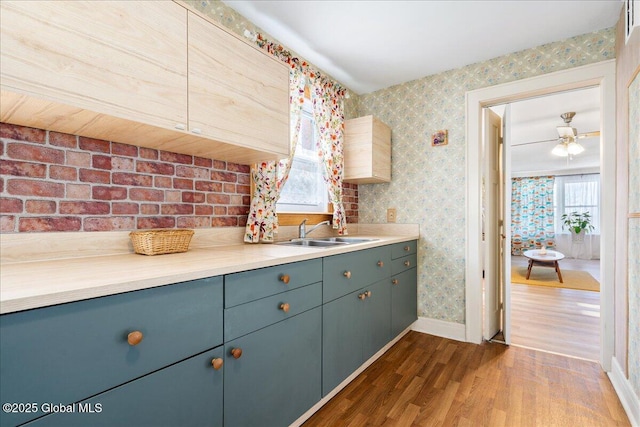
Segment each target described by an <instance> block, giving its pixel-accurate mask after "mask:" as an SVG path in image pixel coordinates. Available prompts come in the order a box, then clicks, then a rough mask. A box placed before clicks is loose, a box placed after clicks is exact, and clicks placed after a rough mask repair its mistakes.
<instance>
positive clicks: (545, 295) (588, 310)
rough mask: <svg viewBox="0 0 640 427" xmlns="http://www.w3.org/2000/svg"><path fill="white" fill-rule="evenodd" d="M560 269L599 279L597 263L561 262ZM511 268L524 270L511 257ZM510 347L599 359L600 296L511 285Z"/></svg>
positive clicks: (520, 261) (520, 260) (521, 263)
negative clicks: (582, 272)
mask: <svg viewBox="0 0 640 427" xmlns="http://www.w3.org/2000/svg"><path fill="white" fill-rule="evenodd" d="M560 262H561V268H563V269H568V270H581V271H587V272H588V273H590V274H591V275H592V276H593V277H595V278H596V280H599V278H600V264H599V261H597V260H595V261H589V260H573V259H563V260H562V261H560ZM511 264H512V268H513V267H515V266H526V265H527V261H526V258H524V257H512V262H511ZM511 344H513V345H518V346H523V347H529V348H534V349H539V350H544V351H550V352H554V353H559V354H565V355H568V356H573V357H580V358H584V359H589V360H599V359H600V293H599V292H590V291H581V290H575V289H562V288H550V287H545V286H532V285H522V284H516V283H512V284H511Z"/></svg>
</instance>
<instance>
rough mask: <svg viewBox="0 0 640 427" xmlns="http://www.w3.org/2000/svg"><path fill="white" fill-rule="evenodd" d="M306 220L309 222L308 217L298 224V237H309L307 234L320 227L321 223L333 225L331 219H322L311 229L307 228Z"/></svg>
mask: <svg viewBox="0 0 640 427" xmlns="http://www.w3.org/2000/svg"><path fill="white" fill-rule="evenodd" d="M306 222H307V219H304V220H303V221H302V222H301V223H300V225H299V226H298V238H300V239H304V238H305V237H307V234H309V233H311V232H312V231H313V230H315V229H316V228H318V227H320V226H321V225H331V222H330V221H322V222H319V223H317V224H316V225H314V226H313V227H311V228H310V229H309V230H307V227H306Z"/></svg>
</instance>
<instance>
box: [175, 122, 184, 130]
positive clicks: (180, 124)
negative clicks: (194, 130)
mask: <svg viewBox="0 0 640 427" xmlns="http://www.w3.org/2000/svg"><path fill="white" fill-rule="evenodd" d="M175 128H176V129H178V130H185V129H186V126H185V125H183V124H182V123H178V124H176V125H175Z"/></svg>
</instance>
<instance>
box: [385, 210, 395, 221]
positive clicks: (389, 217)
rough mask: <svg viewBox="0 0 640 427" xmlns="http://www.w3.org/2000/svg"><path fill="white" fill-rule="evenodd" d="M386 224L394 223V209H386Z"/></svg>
mask: <svg viewBox="0 0 640 427" xmlns="http://www.w3.org/2000/svg"><path fill="white" fill-rule="evenodd" d="M387 222H396V208H389V209H387Z"/></svg>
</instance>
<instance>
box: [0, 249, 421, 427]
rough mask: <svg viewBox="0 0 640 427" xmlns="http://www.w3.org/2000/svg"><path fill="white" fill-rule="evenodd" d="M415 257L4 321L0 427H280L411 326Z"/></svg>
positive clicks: (369, 259)
mask: <svg viewBox="0 0 640 427" xmlns="http://www.w3.org/2000/svg"><path fill="white" fill-rule="evenodd" d="M416 246H417V245H416V242H415V241H411V242H404V243H398V244H395V245H388V246H380V247H375V248H371V249H364V250H361V251H353V252H348V253H345V254H341V255H333V256H327V257H321V256H319V257H318V258H314V259H310V260H304V261H299V262H293V263H288V264H281V265H275V266H270V267H265V268H262V269H256V270H250V271H243V272H238V273H232V274H228V275H225V276H224V277H222V276H219V277H209V278H204V279H198V280H193V281H189V282H183V283H177V284H173V285H166V286H160V287H156V288H151V289H145V290H139V291H134V292H127V293H122V294H117V295H111V296H106V297H102V298H94V299H89V300H84V301H77V302H71V303H68V304H60V305H56V306H51V307H43V308H38V309H34V310H25V311H22V312H16V313H9V314H5V315H2V316H0V396H1V397H2V403H3V412H2V413H1V414H0V425H1V426H3V427H4V426H7V427H14V426H18V425H29V426H37V427H45V426H65V427H67V426H72V427H73V426H109V427H111V426H116V427H117V426H136V427H144V426H153V427H162V426H167V427H173V426H181V427H182V426H184V427H189V426H214V427H219V426H224V427H256V426H260V427H280V426H282V427H286V426H288V425H290V424H291V423H293V422H294V421H296V420H297V419H299V418H300V417H301V416H302V415H303V414H305V412H307V411H308V410H309V409H310V408H312V407H313V406H314V405H316V404H317V403H318V402H320V401H321V400H322V398H323V397H324V396H327V394H329V393H330V392H331V391H332V390H334V389H335V388H336V387H337V386H338V385H339V384H340V383H342V382H343V381H344V380H345V379H346V378H348V377H349V376H350V375H352V374H353V372H355V371H356V370H358V369H359V368H360V367H361V366H362V364H363V363H364V362H366V361H367V360H369V359H370V358H371V357H372V356H373V355H374V354H375V353H377V352H378V351H379V350H380V349H381V348H383V347H385V346H386V345H387V344H388V343H389V342H390V341H391V340H392V339H393V338H394V337H396V336H397V335H398V334H399V333H401V332H402V331H403V330H405V329H406V328H407V326H409V325H410V324H411V323H412V322H413V321H414V320H415V319H416V316H417V307H416V305H417V302H416V300H417V295H416V286H417V277H416V271H417V270H416V265H415V264H416V262H417V247H416ZM14 409H15V410H14Z"/></svg>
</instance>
